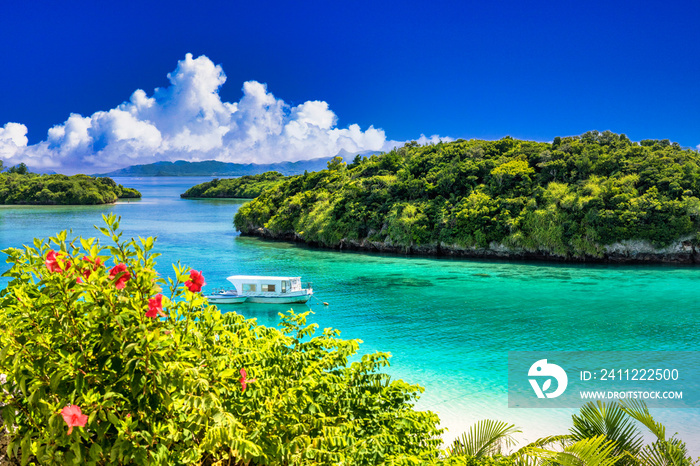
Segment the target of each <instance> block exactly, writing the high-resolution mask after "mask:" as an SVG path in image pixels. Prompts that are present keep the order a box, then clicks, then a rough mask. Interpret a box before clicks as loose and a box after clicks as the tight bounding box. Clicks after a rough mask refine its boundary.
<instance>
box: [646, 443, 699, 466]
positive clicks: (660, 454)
mask: <svg viewBox="0 0 700 466" xmlns="http://www.w3.org/2000/svg"><path fill="white" fill-rule="evenodd" d="M638 457H639V459H640V460H641V461H642V464H644V466H690V464H692V459H691V458H690V457H688V452H687V450H686V448H685V444H684V443H683V442H681V441H680V440H677V439H672V440H670V441H669V440H659V441H656V442H654V443H652V444H651V445H647V446H646V448H644V449H643V450H642V451H641V452H640V453H639V455H638Z"/></svg>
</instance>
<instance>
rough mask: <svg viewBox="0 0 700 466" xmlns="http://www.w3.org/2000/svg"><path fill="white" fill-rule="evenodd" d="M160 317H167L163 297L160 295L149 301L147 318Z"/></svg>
mask: <svg viewBox="0 0 700 466" xmlns="http://www.w3.org/2000/svg"><path fill="white" fill-rule="evenodd" d="M159 315H162V316H165V312H163V295H162V294H160V293H158V294H157V295H156V296H155V297H154V298H151V299H149V300H148V311H146V317H151V318H153V319H155V318H156V317H158V316H159Z"/></svg>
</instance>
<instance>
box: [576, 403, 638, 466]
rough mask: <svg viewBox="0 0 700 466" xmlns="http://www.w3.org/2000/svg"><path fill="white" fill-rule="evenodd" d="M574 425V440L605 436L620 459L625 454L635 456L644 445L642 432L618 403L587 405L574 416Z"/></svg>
mask: <svg viewBox="0 0 700 466" xmlns="http://www.w3.org/2000/svg"><path fill="white" fill-rule="evenodd" d="M573 423H574V425H573V427H572V428H571V429H570V432H571V436H572V438H573V439H574V440H576V441H579V440H583V439H587V438H593V437H598V436H604V437H605V438H606V439H607V440H609V441H610V442H612V444H613V452H614V453H615V455H617V456H620V457H622V455H623V454H624V453H625V452H627V453H629V454H630V455H632V456H634V455H636V454H637V453H638V452H639V451H640V450H641V449H642V446H643V445H644V443H643V440H642V436H641V432H640V431H639V429H638V428H637V426H636V425H635V423H634V422H633V421H632V419H630V415H629V414H628V413H627V412H626V411H625V410H623V409H622V407H621V406H620V405H619V404H618V403H608V404H606V403H603V402H601V401H598V402H596V403H593V402H590V403H586V404H585V405H584V406H583V407H582V408H581V411H580V414H579V415H574V416H573ZM623 463H625V464H626V463H627V462H625V461H623Z"/></svg>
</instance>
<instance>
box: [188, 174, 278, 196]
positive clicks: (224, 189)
mask: <svg viewBox="0 0 700 466" xmlns="http://www.w3.org/2000/svg"><path fill="white" fill-rule="evenodd" d="M284 179H285V176H284V175H282V174H281V173H279V172H274V171H272V172H265V173H261V174H259V175H245V176H241V177H240V178H225V179H223V180H220V179H218V178H214V179H213V180H211V181H207V182H205V183H201V184H198V185H195V186H192V187H191V188H190V189H188V190H187V191H185V193H184V194H180V197H183V198H197V197H198V198H212V197H213V198H236V199H253V198H254V197H257V196H259V195H260V193H262V192H263V191H265V190H266V189H269V188H272V187H274V186H276V185H277V184H279V183H280V182H281V181H282V180H284Z"/></svg>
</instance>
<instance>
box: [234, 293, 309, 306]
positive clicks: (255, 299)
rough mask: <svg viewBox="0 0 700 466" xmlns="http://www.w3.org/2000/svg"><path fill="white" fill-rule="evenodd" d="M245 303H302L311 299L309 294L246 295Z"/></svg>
mask: <svg viewBox="0 0 700 466" xmlns="http://www.w3.org/2000/svg"><path fill="white" fill-rule="evenodd" d="M247 298H248V299H247V301H246V302H247V303H261V304H296V303H299V304H303V303H305V302H307V301H308V300H309V299H311V295H310V294H307V295H300V296H248V297H247Z"/></svg>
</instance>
